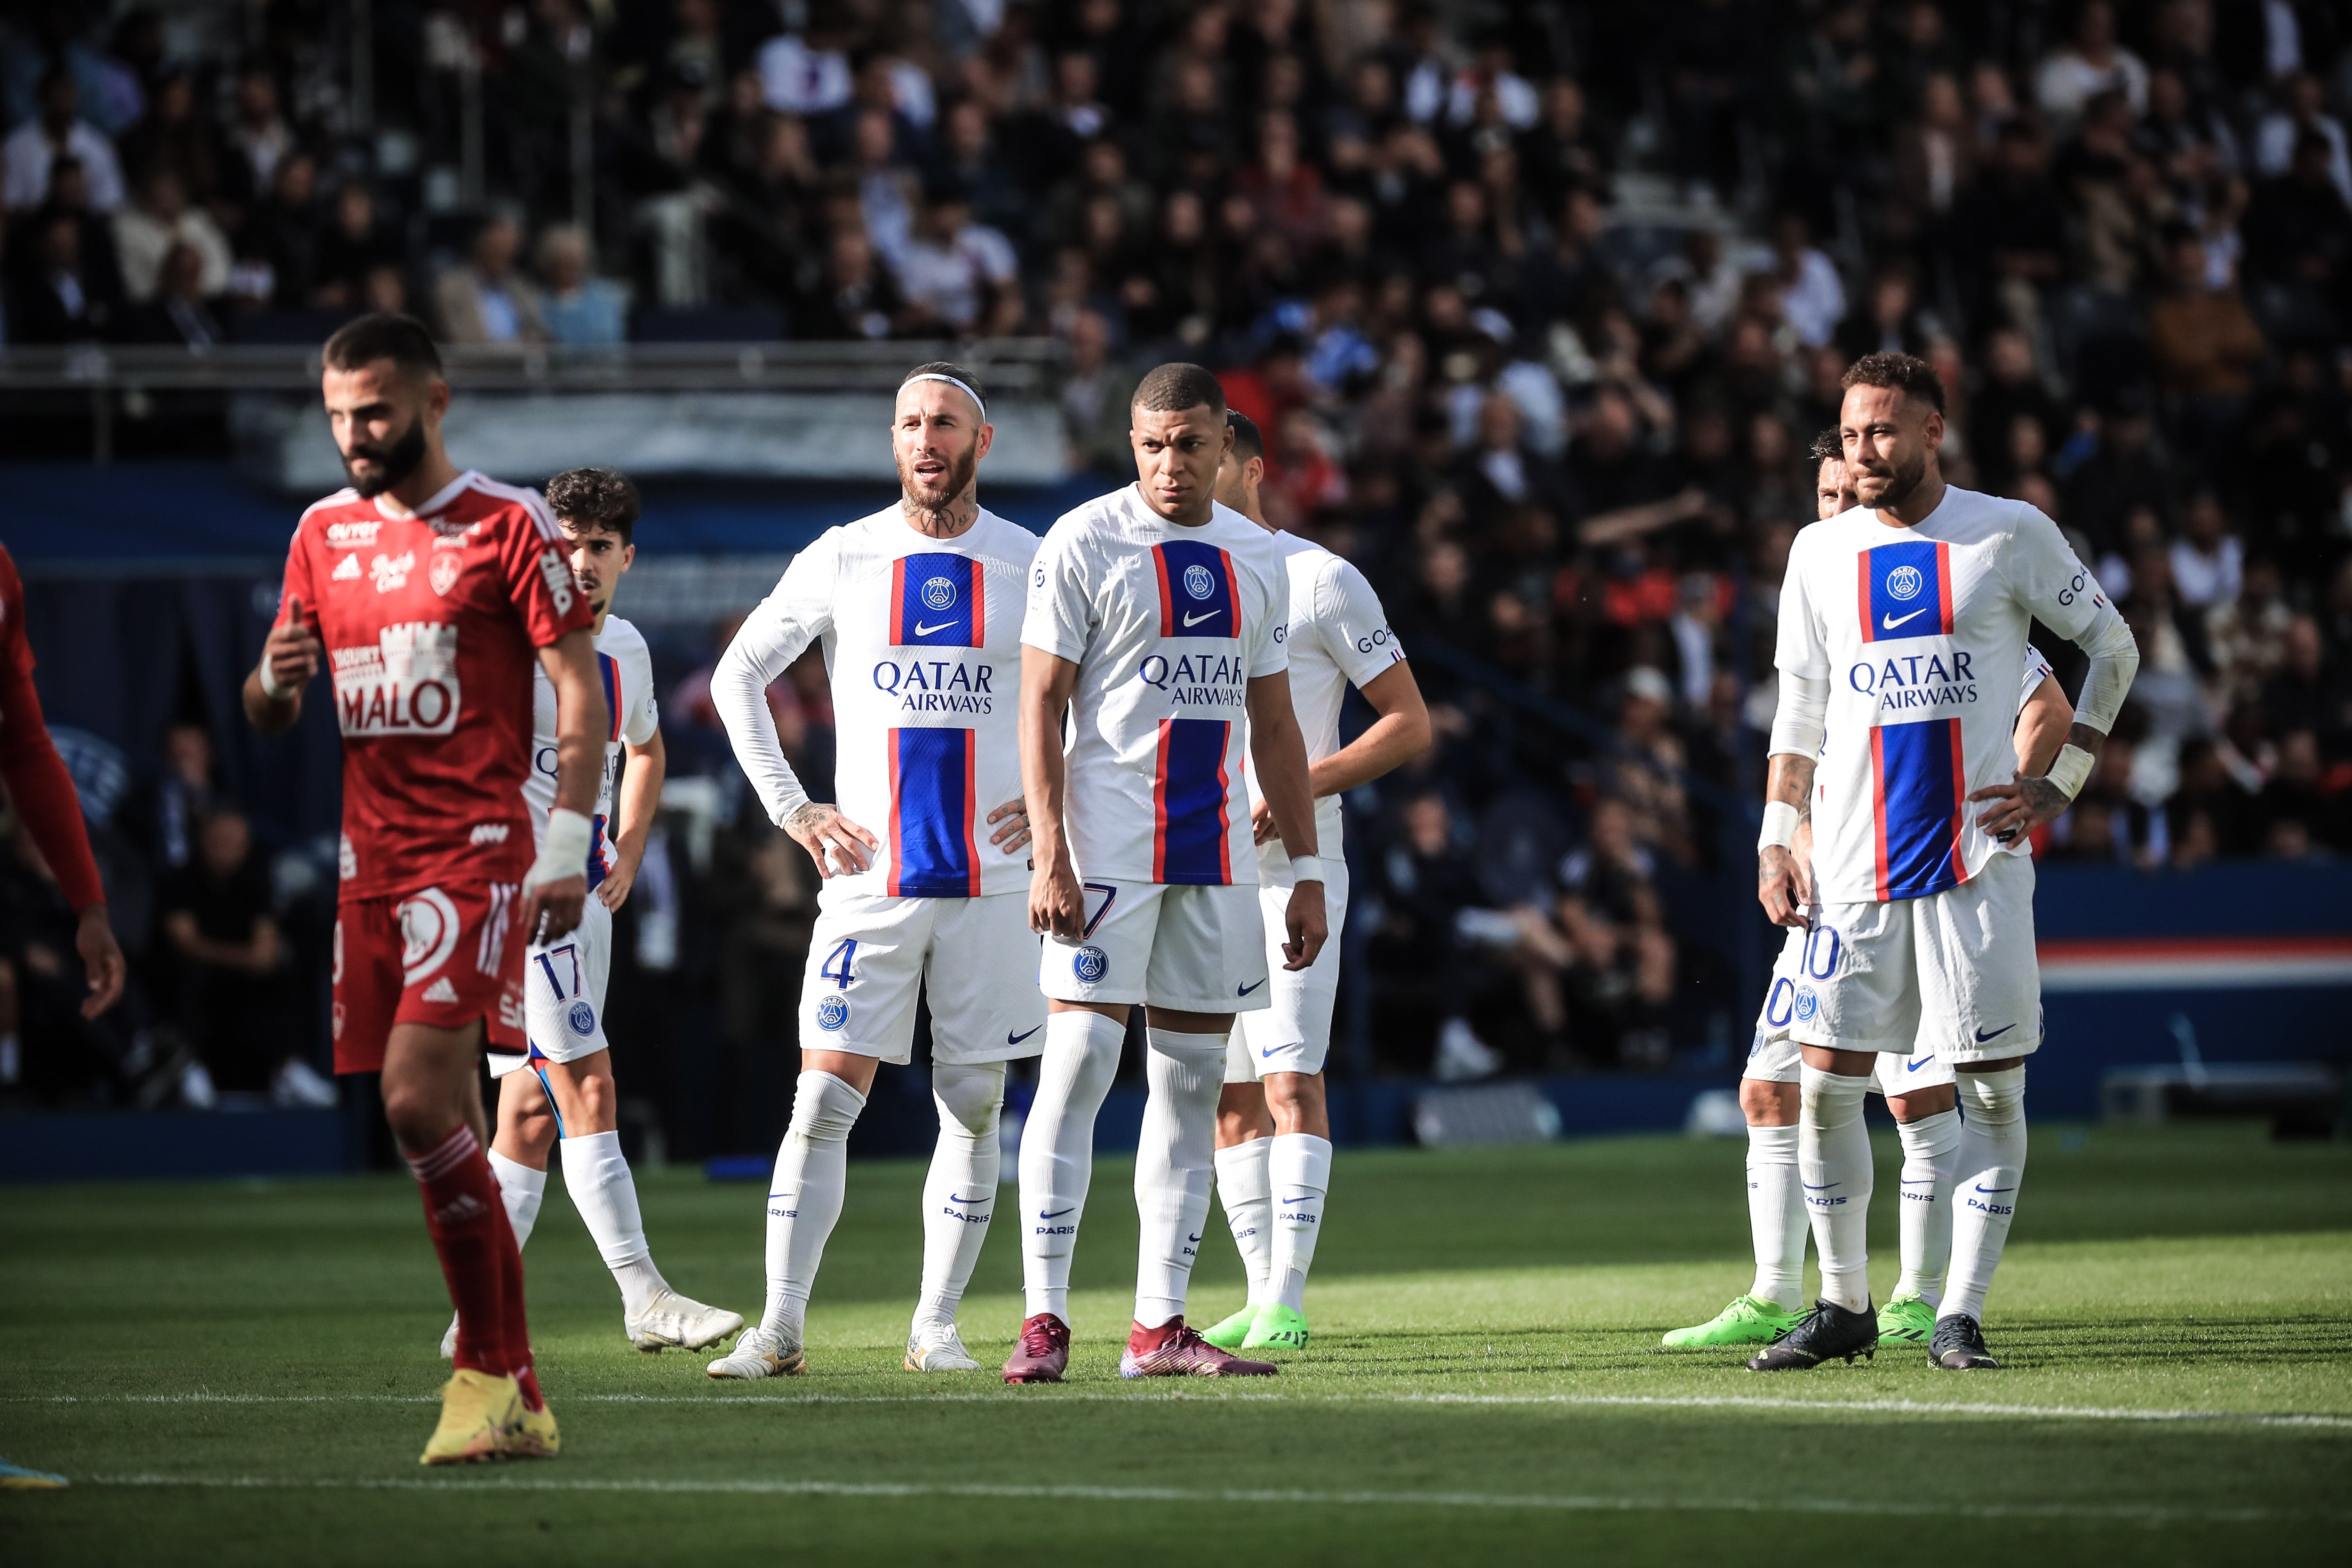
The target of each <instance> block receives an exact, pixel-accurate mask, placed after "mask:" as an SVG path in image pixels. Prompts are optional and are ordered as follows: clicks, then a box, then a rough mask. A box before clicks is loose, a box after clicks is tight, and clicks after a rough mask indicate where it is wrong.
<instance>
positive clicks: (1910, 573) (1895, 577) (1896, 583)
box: [1886, 566, 1925, 599]
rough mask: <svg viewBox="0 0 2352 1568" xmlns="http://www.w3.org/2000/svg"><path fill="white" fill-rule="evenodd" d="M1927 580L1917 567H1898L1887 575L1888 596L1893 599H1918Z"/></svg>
mask: <svg viewBox="0 0 2352 1568" xmlns="http://www.w3.org/2000/svg"><path fill="white" fill-rule="evenodd" d="M1924 582H1925V580H1924V579H1923V578H1921V577H1920V575H1919V568H1917V567H1916V566H1897V567H1896V568H1895V570H1894V571H1892V572H1889V573H1888V574H1886V595H1887V597H1889V598H1892V599H1916V598H1917V597H1918V596H1919V590H1920V588H1921V587H1922V586H1923V585H1924Z"/></svg>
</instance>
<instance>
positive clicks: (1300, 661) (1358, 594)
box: [1245, 531, 1404, 874]
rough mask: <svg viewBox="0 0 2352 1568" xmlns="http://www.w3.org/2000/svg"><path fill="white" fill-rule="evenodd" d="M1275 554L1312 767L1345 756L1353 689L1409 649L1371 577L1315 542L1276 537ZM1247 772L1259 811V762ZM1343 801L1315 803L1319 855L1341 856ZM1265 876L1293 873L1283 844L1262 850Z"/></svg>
mask: <svg viewBox="0 0 2352 1568" xmlns="http://www.w3.org/2000/svg"><path fill="white" fill-rule="evenodd" d="M1274 547H1275V550H1276V552H1278V553H1279V554H1280V555H1281V557H1282V563H1283V566H1284V568H1285V571H1286V574H1287V576H1288V578H1289V581H1290V611H1289V614H1290V623H1289V629H1288V632H1287V635H1286V636H1285V637H1284V638H1283V643H1284V646H1285V647H1286V648H1287V649H1288V650H1289V653H1290V706H1291V710H1293V711H1294V712H1296V713H1297V715H1298V730H1299V733H1300V734H1301V735H1302V736H1303V737H1304V738H1305V739H1306V742H1307V762H1308V763H1319V762H1321V761H1322V760H1323V759H1324V758H1326V757H1328V756H1329V755H1330V754H1331V753H1332V752H1336V751H1338V750H1339V705H1340V703H1341V702H1343V701H1344V700H1346V699H1347V695H1348V688H1349V687H1350V686H1353V687H1355V688H1357V689H1362V688H1363V687H1364V686H1365V685H1367V684H1368V683H1370V681H1372V680H1373V679H1377V678H1378V677H1379V675H1380V673H1381V671H1382V670H1384V669H1386V668H1388V667H1389V666H1391V665H1392V664H1401V663H1402V662H1403V661H1404V648H1403V647H1402V645H1401V644H1399V643H1398V641H1397V636H1396V633H1394V632H1392V631H1391V630H1390V629H1389V617H1388V612H1387V611H1385V610H1383V609H1381V600H1380V595H1377V594H1375V593H1373V592H1372V585H1371V584H1370V583H1367V582H1365V581H1364V574H1362V573H1361V572H1359V571H1357V570H1356V568H1355V567H1354V566H1353V565H1352V564H1351V563H1349V562H1348V561H1347V560H1345V559H1344V558H1342V557H1340V556H1338V555H1334V554H1332V553H1331V552H1329V551H1328V550H1326V549H1324V548H1323V547H1322V546H1321V545H1319V544H1317V543H1316V542H1313V541H1312V540H1307V539H1301V538H1299V537H1298V536H1297V534H1293V533H1283V532H1279V531H1277V532H1276V534H1275V535H1274ZM1245 768H1246V771H1247V773H1248V776H1249V792H1250V800H1251V801H1252V802H1253V804H1254V803H1255V801H1256V800H1257V799H1258V797H1259V795H1261V793H1263V792H1261V791H1260V790H1259V788H1258V784H1257V761H1256V759H1255V757H1253V758H1251V759H1250V760H1249V761H1248V762H1247V763H1245ZM1340 815H1341V814H1340V810H1339V796H1338V795H1325V796H1324V797H1323V798H1322V799H1320V800H1318V801H1317V802H1316V803H1315V837H1316V841H1317V845H1318V854H1321V855H1324V856H1335V855H1338V854H1339V852H1340V851H1339V820H1340ZM1257 858H1258V865H1259V869H1260V871H1261V873H1262V874H1263V873H1265V872H1269V871H1272V870H1274V869H1276V868H1286V867H1287V866H1288V865H1289V864H1290V856H1289V855H1288V853H1286V851H1285V850H1284V849H1283V847H1282V840H1281V839H1279V838H1272V839H1268V840H1267V841H1266V842H1265V843H1264V844H1261V845H1259V846H1258V847H1257Z"/></svg>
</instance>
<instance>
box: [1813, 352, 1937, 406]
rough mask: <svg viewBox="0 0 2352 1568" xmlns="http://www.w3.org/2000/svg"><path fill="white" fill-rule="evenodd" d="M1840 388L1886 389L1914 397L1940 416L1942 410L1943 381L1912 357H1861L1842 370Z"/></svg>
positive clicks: (1915, 357) (1889, 355) (1913, 355)
mask: <svg viewBox="0 0 2352 1568" xmlns="http://www.w3.org/2000/svg"><path fill="white" fill-rule="evenodd" d="M1838 384H1839V385H1840V386H1843V387H1855V386H1886V387H1893V388H1895V390H1896V391H1899V392H1900V393H1902V394H1903V395H1904V396H1906V397H1916V398H1917V399H1918V400H1919V401H1920V402H1922V403H1924V404H1926V405H1927V406H1928V407H1930V408H1932V409H1934V410H1935V411H1936V412H1937V413H1938V414H1941V413H1942V412H1943V411H1944V380H1943V377H1941V376H1939V375H1937V374H1936V367H1935V366H1934V365H1932V364H1929V363H1927V361H1926V360H1923V359H1921V358H1920V357H1919V356H1918V355H1916V354H1864V355H1863V356H1862V357H1861V358H1860V359H1858V360H1856V361H1854V362H1853V363H1852V364H1850V365H1848V366H1846V367H1845V374H1844V375H1843V376H1841V377H1840V378H1839V379H1838Z"/></svg>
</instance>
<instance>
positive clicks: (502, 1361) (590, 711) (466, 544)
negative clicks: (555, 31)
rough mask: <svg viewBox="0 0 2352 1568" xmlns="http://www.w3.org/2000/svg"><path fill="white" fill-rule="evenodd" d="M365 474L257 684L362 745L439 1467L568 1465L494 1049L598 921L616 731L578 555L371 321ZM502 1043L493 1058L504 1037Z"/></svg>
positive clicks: (346, 422)
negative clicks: (590, 907) (495, 1133)
mask: <svg viewBox="0 0 2352 1568" xmlns="http://www.w3.org/2000/svg"><path fill="white" fill-rule="evenodd" d="M321 357H322V360H323V362H324V364H325V373H324V375H323V378H322V384H323V391H324V394H325V398H326V405H327V415H328V418H329V421H330V423H331V425H332V426H333V428H334V435H335V444H336V446H337V447H340V448H341V451H342V457H343V467H344V469H345V471H346V472H348V473H349V474H350V475H351V479H352V484H351V488H350V489H343V490H339V491H337V492H336V493H335V494H333V495H331V496H329V497H328V498H327V499H326V500H322V501H320V502H319V503H318V504H316V505H315V506H313V507H311V508H310V510H308V511H306V512H304V513H303V514H302V521H301V522H300V523H299V525H298V526H297V527H296V528H295V531H294V542H293V544H292V546H291V548H290V549H289V551H288V552H287V557H286V585H285V592H284V599H283V603H282V605H280V608H279V612H278V625H277V626H274V627H273V628H272V629H271V631H270V633H269V638H268V643H267V644H266V645H265V646H264V647H263V650H262V658H261V664H260V666H259V667H258V668H256V669H255V670H254V671H253V673H252V674H251V675H248V676H247V678H246V681H245V710H246V715H247V717H248V718H249V719H251V720H252V721H253V723H254V726H255V727H256V728H257V729H259V730H260V731H263V732H264V733H265V734H275V733H278V731H283V730H285V729H287V728H289V726H291V725H292V724H293V723H294V722H295V721H296V720H297V719H299V717H300V716H301V710H302V692H303V689H304V687H305V686H307V685H308V684H309V682H310V679H311V677H312V676H313V675H315V674H316V673H318V671H319V669H320V667H321V666H322V664H323V665H324V667H325V668H327V669H328V670H329V671H330V672H331V675H332V678H333V688H332V691H333V701H334V705H335V718H336V721H337V723H338V724H339V725H340V726H341V730H342V734H343V835H342V844H341V871H342V877H341V892H340V895H339V900H340V901H339V902H338V905H337V908H336V920H335V948H334V954H335V956H334V965H335V973H334V989H335V1006H334V1035H335V1070H336V1071H337V1072H339V1073H356V1072H378V1071H380V1072H381V1073H382V1074H383V1109H384V1116H385V1119H386V1120H387V1121H390V1122H391V1124H392V1132H393V1137H394V1140H395V1141H396V1142H398V1143H399V1144H400V1148H401V1152H403V1153H404V1154H405V1155H407V1157H408V1163H409V1165H410V1166H411V1168H413V1169H414V1170H415V1173H416V1179H417V1181H418V1183H419V1184H421V1185H422V1186H423V1188H424V1194H425V1219H426V1225H427V1228H429V1229H430V1230H431V1232H432V1234H433V1245H434V1247H435V1249H436V1251H438V1252H439V1254H440V1256H441V1269H442V1273H443V1274H444V1275H445V1276H446V1279H447V1280H448V1284H449V1296H450V1300H452V1301H453V1302H454V1303H455V1304H456V1306H457V1353H456V1356H455V1358H454V1359H455V1362H456V1367H457V1370H456V1372H455V1373H453V1374H452V1375H451V1377H450V1379H449V1383H448V1385H447V1386H446V1388H444V1389H443V1391H442V1408H441V1422H440V1425H439V1426H438V1427H436V1429H435V1431H434V1434H433V1437H432V1440H431V1441H430V1442H429V1443H428V1444H427V1445H426V1446H425V1455H424V1459H423V1462H424V1463H425V1464H428V1465H441V1464H463V1463H467V1462H469V1461H473V1460H478V1459H489V1458H502V1457H518V1458H519V1457H535V1458H546V1457H549V1456H551V1455H553V1454H554V1452H555V1451H556V1446H557V1436H556V1429H555V1418H554V1416H553V1415H551V1414H549V1412H548V1410H547V1406H546V1404H545V1402H544V1401H543V1400H542V1399H541V1397H540V1394H539V1384H538V1381H537V1379H536V1378H535V1377H533V1375H532V1373H531V1360H530V1331H529V1330H528V1328H527V1326H526V1324H525V1321H524V1316H523V1291H522V1255H521V1253H520V1251H519V1250H518V1249H517V1247H516V1246H515V1239H514V1232H513V1231H512V1229H510V1228H509V1225H508V1222H507V1211H506V1205H505V1204H504V1203H502V1202H500V1201H499V1188H498V1183H497V1180H496V1178H495V1177H493V1175H492V1174H491V1172H490V1167H489V1163H488V1159H487V1158H486V1157H485V1155H484V1152H483V1149H484V1145H485V1144H487V1143H488V1129H487V1127H486V1125H485V1123H484V1121H483V1116H482V1103H481V1083H480V1079H481V1074H480V1067H479V1063H480V1061H481V1053H482V1050H483V1048H484V1047H485V1045H486V1044H487V1043H490V1042H495V1043H497V1044H498V1045H499V1046H500V1047H503V1048H504V1049H507V1050H509V1051H520V1050H521V1049H523V1047H524V1036H523V994H522V973H523V972H522V963H523V947H524V944H525V943H526V942H529V941H530V940H533V939H534V937H536V938H537V939H539V940H548V939H551V938H553V937H556V936H559V935H561V934H562V933H563V932H565V931H570V930H572V928H573V927H574V926H576V925H577V924H578V923H579V921H580V909H581V903H582V901H583V900H584V899H585V898H586V897H587V892H588V884H587V877H586V874H585V871H586V867H587V863H588V845H589V823H588V815H587V814H588V813H589V812H590V811H592V810H593V809H594V803H595V797H596V784H597V775H598V773H599V771H600V770H601V769H602V767H603V764H604V744H603V742H604V731H605V727H606V724H607V722H608V720H607V716H606V713H605V710H604V689H603V687H602V685H601V683H600V679H599V677H598V674H597V669H596V656H595V649H594V646H593V641H592V634H591V632H590V629H589V626H590V618H591V617H590V613H589V608H588V602H587V599H586V597H585V596H584V595H582V594H581V593H580V591H579V589H578V588H577V586H576V585H575V584H573V582H572V568H571V565H570V563H569V561H568V559H567V556H566V551H567V549H568V546H567V545H566V544H565V542H564V541H563V537H562V534H561V533H559V532H558V531H557V530H556V526H555V520H554V519H553V517H551V515H550V514H549V512H548V510H547V506H546V503H545V502H544V501H542V500H541V499H540V497H539V493H538V492H537V491H535V490H530V489H516V488H514V487H512V486H509V485H501V484H498V483H495V482H493V481H491V480H489V479H485V478H483V477H482V476H481V475H480V474H478V473H472V472H465V473H461V472H459V471H458V470H457V468H455V467H454V466H453V465H452V464H451V463H450V461H449V458H448V454H447V452H446V450H445V449H444V447H443V445H442V438H441V421H442V417H443V416H444V415H446V413H447V412H448V407H449V385H448V383H447V382H446V381H444V380H443V379H442V377H441V357H440V355H439V353H436V351H435V349H434V346H433V340H432V337H431V335H430V334H428V333H427V332H426V331H425V328H424V326H423V325H422V324H420V323H419V322H417V321H415V320H414V319H412V318H410V317H407V316H398V315H373V316H364V317H362V318H361V319H360V320H358V321H353V322H352V323H351V324H350V325H348V326H346V327H344V328H343V329H342V330H341V331H338V332H337V333H336V334H335V335H334V336H333V337H331V338H330V339H328V340H327V344H326V348H325V350H324V351H323V353H322V355H321ZM533 658H536V659H537V660H538V661H539V665H540V667H541V668H543V669H545V670H546V672H547V676H548V679H549V680H550V682H551V683H552V685H553V686H554V688H555V698H556V709H557V721H556V737H557V746H556V749H557V753H558V754H557V762H556V770H557V777H556V788H555V805H554V808H553V809H552V810H551V812H550V813H549V817H548V824H547V830H546V834H545V837H544V838H543V839H542V841H541V845H542V847H541V851H540V853H539V856H538V858H537V859H535V860H534V859H533V858H532V855H531V824H530V816H529V815H528V813H527V809H526V807H525V805H524V804H523V797H522V783H523V775H524V773H525V771H526V770H527V768H528V767H529V765H530V738H531V661H532V660H533ZM486 1035H487V1040H486V1038H485V1036H486Z"/></svg>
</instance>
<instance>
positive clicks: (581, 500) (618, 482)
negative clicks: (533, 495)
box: [547, 468, 643, 544]
mask: <svg viewBox="0 0 2352 1568" xmlns="http://www.w3.org/2000/svg"><path fill="white" fill-rule="evenodd" d="M547 510H550V511H551V512H553V513H554V514H555V518H556V521H559V522H568V523H570V524H571V525H572V527H574V528H593V529H597V530H600V531H604V532H606V533H617V534H619V535H620V536H621V542H622V543H624V544H630V543H634V542H635V534H636V527H637V518H638V517H639V515H640V514H641V512H642V510H643V503H642V502H641V501H640V500H638V499H637V487H636V486H635V484H633V483H632V482H630V479H629V476H628V475H626V474H625V473H623V472H621V470H620V469H618V468H566V469H565V470H564V471H563V472H562V473H560V474H558V475H556V476H555V477H554V478H553V479H550V480H548V481H547Z"/></svg>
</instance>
